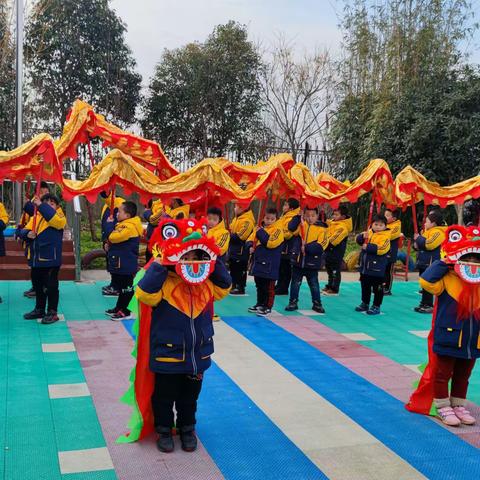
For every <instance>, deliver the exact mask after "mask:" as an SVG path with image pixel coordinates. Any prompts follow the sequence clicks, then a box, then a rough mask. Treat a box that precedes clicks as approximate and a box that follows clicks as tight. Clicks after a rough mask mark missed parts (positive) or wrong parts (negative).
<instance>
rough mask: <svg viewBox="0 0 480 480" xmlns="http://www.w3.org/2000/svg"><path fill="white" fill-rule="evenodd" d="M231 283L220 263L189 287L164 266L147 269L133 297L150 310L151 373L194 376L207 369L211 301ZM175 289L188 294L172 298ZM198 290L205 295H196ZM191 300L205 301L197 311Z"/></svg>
mask: <svg viewBox="0 0 480 480" xmlns="http://www.w3.org/2000/svg"><path fill="white" fill-rule="evenodd" d="M231 283H232V279H231V278H230V275H229V273H228V271H227V269H226V267H225V265H224V264H223V262H216V263H215V269H214V271H213V272H212V274H211V275H210V277H209V279H208V280H206V281H205V282H204V283H202V284H200V285H190V286H189V285H188V284H186V283H185V282H184V281H183V280H182V279H181V278H180V277H179V276H178V275H177V274H176V273H175V272H174V271H172V270H168V269H167V268H166V267H164V266H163V265H160V264H158V263H156V262H154V263H152V264H151V265H150V267H149V268H148V270H147V271H146V273H145V275H144V277H143V278H142V279H141V280H140V281H139V282H138V285H137V290H136V296H137V298H138V299H139V301H141V302H143V303H146V304H147V305H150V306H151V307H152V323H151V327H150V370H151V371H152V372H156V373H176V374H189V375H196V374H198V373H202V372H204V371H205V370H206V369H207V368H208V367H210V365H211V359H210V356H211V355H212V354H213V351H214V345H213V335H214V331H213V324H212V314H213V309H212V308H211V301H212V300H214V299H215V300H219V299H221V298H223V297H224V296H225V295H227V294H228V291H229V288H230V286H231ZM178 289H183V290H185V292H187V293H186V294H185V295H181V296H178V295H176V296H174V295H173V294H172V292H173V291H175V290H178ZM200 290H201V291H202V292H203V293H205V295H195V294H196V293H197V292H199V291H200ZM188 292H191V293H190V298H188V297H189V293H188ZM194 296H195V297H196V298H197V299H201V298H204V303H200V304H199V306H200V309H198V305H197V311H196V310H195V307H193V306H192V305H194V301H193V300H192V299H193V297H194ZM176 302H178V303H176ZM200 302H201V300H200Z"/></svg>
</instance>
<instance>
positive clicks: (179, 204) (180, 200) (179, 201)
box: [172, 198, 184, 207]
mask: <svg viewBox="0 0 480 480" xmlns="http://www.w3.org/2000/svg"><path fill="white" fill-rule="evenodd" d="M172 202H177V203H178V206H179V207H183V205H184V203H183V200H182V199H181V198H174V199H173V200H172Z"/></svg>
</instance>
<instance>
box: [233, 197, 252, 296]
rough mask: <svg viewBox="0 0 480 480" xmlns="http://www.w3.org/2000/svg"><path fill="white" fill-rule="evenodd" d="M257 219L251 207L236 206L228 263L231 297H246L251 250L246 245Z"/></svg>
mask: <svg viewBox="0 0 480 480" xmlns="http://www.w3.org/2000/svg"><path fill="white" fill-rule="evenodd" d="M254 226H255V218H254V216H253V213H252V211H251V210H250V206H248V207H247V208H242V207H240V205H238V204H237V205H235V218H234V219H233V221H232V224H231V225H230V247H229V249H228V257H229V260H228V263H229V265H230V274H231V276H232V285H233V288H232V291H231V292H230V295H245V287H246V286H247V268H248V256H249V249H248V248H246V246H245V243H246V241H247V240H248V238H249V237H250V235H251V234H252V232H253V228H254Z"/></svg>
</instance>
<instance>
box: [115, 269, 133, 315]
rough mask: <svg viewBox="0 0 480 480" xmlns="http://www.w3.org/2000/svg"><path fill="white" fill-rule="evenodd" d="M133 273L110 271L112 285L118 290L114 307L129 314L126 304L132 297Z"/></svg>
mask: <svg viewBox="0 0 480 480" xmlns="http://www.w3.org/2000/svg"><path fill="white" fill-rule="evenodd" d="M133 277H134V276H133V275H118V274H116V273H112V286H113V288H115V289H116V290H118V291H119V292H120V295H119V296H118V299H117V305H116V306H115V308H116V309H117V310H121V311H122V312H123V313H126V314H129V313H130V310H129V309H128V304H129V303H130V300H131V299H132V297H133Z"/></svg>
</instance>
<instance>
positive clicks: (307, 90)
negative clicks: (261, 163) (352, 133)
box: [262, 38, 333, 158]
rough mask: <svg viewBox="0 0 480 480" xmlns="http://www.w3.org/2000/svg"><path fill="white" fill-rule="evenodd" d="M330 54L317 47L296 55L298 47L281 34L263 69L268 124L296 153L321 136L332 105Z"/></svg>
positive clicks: (281, 140)
mask: <svg viewBox="0 0 480 480" xmlns="http://www.w3.org/2000/svg"><path fill="white" fill-rule="evenodd" d="M330 67H331V65H330V59H329V55H328V53H327V52H326V51H317V52H314V53H313V54H310V55H307V54H306V55H304V57H303V58H302V59H301V60H297V59H295V51H294V48H293V46H292V45H289V44H288V43H287V42H286V41H285V39H283V38H280V39H279V40H278V42H277V43H276V44H275V45H274V48H273V51H272V52H271V60H270V61H269V62H267V63H266V65H265V68H264V69H263V71H262V87H263V96H264V99H265V104H266V112H267V118H268V125H269V127H270V130H271V132H272V133H273V135H274V137H275V139H276V140H277V141H278V142H279V143H280V144H281V145H282V146H286V147H287V148H288V149H289V150H290V152H291V153H292V155H293V157H294V158H295V157H296V156H297V152H298V150H299V149H300V148H303V146H304V145H305V144H306V142H307V141H309V140H311V139H315V138H319V137H320V136H321V135H322V134H323V131H324V128H325V126H326V125H327V118H328V116H327V114H328V109H329V108H330V107H331V105H332V100H333V97H332V95H331V86H332V73H331V68H330Z"/></svg>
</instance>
